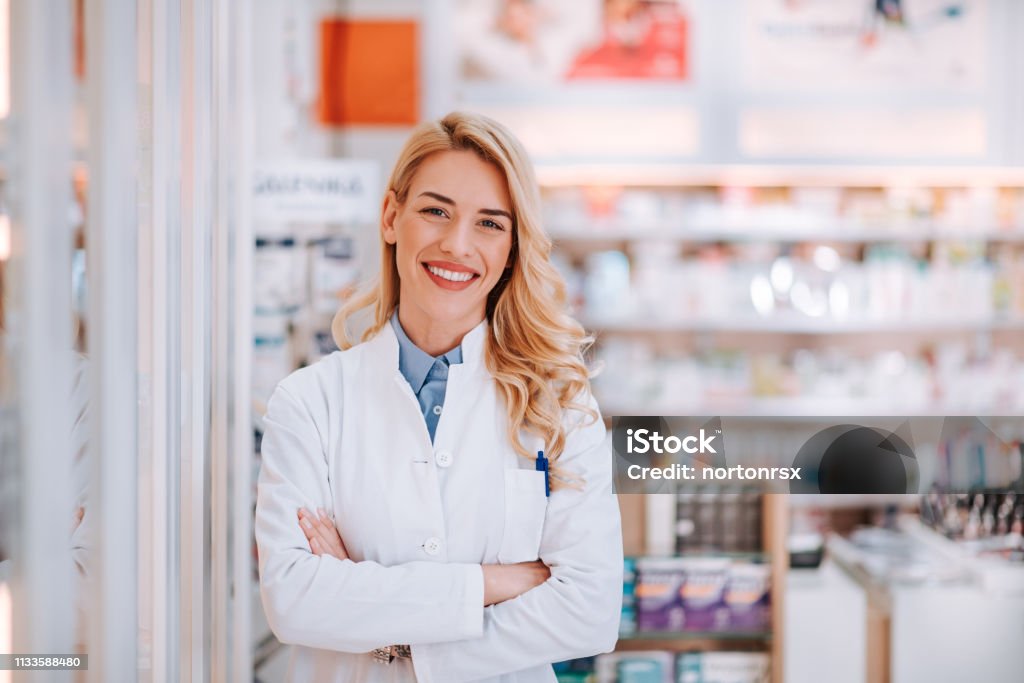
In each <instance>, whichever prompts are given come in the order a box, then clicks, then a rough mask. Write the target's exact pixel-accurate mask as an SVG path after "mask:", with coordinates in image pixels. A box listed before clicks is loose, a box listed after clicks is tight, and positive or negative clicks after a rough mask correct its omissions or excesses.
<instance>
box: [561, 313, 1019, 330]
mask: <svg viewBox="0 0 1024 683" xmlns="http://www.w3.org/2000/svg"><path fill="white" fill-rule="evenodd" d="M580 322H582V323H583V325H584V327H586V328H588V329H594V330H599V331H601V332H750V333H760V332H769V333H776V332H777V333H784V334H877V333H879V332H920V333H929V332H947V331H955V332H960V331H964V330H980V331H984V330H1013V331H1016V330H1024V318H1021V319H1014V320H999V319H993V318H978V317H973V318H972V317H946V318H943V317H934V318H919V319H914V318H896V317H893V318H890V319H888V320H886V319H882V320H879V319H870V318H864V319H849V318H840V319H826V318H807V317H799V316H786V315H778V316H772V317H770V318H755V317H748V318H744V317H742V316H735V317H728V318H726V317H721V318H680V319H677V320H666V319H657V318H641V317H635V318H628V317H621V318H601V317H596V316H595V317H589V316H588V317H586V318H583V319H582V320H581V321H580Z"/></svg>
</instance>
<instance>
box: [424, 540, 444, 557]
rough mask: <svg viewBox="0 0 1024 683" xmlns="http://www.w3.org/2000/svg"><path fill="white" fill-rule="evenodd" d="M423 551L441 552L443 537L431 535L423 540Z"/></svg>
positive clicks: (435, 553) (431, 553)
mask: <svg viewBox="0 0 1024 683" xmlns="http://www.w3.org/2000/svg"><path fill="white" fill-rule="evenodd" d="M423 552H425V553H426V554H427V555H431V556H433V555H437V554H438V553H439V552H441V539H439V538H435V537H434V536H431V537H430V538H428V539H427V540H425V541H424V542H423Z"/></svg>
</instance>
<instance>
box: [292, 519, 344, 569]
mask: <svg viewBox="0 0 1024 683" xmlns="http://www.w3.org/2000/svg"><path fill="white" fill-rule="evenodd" d="M318 512H319V514H318V515H314V514H313V513H311V512H309V511H308V510H306V508H301V509H300V510H299V527H300V528H301V529H302V531H303V533H304V534H306V540H307V541H309V549H310V551H312V553H313V554H314V555H330V556H331V557H334V558H336V559H339V560H347V559H348V550H347V549H346V548H345V543H344V541H342V540H341V535H340V534H339V533H338V528H337V527H336V526H334V522H332V521H331V519H330V517H328V516H327V513H326V512H325V511H324V510H323V509H321V510H319V511H318Z"/></svg>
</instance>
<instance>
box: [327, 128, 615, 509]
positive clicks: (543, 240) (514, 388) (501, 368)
mask: <svg viewBox="0 0 1024 683" xmlns="http://www.w3.org/2000/svg"><path fill="white" fill-rule="evenodd" d="M445 151H471V152H474V153H475V154H477V155H478V156H479V157H480V158H481V159H483V160H484V161H487V162H490V163H492V164H494V165H495V166H497V167H498V168H499V169H500V170H501V171H502V173H503V174H504V176H505V179H506V181H507V183H508V193H509V196H510V197H511V200H512V216H513V228H512V230H513V233H512V253H511V259H510V260H511V266H510V267H509V268H508V269H506V271H505V272H504V273H503V274H502V276H501V279H500V280H499V281H498V283H497V284H496V285H495V287H494V289H493V290H492V291H491V293H490V294H489V295H488V298H487V320H488V321H489V323H490V324H489V325H488V338H487V342H486V344H485V351H484V358H485V363H486V367H487V369H488V370H489V371H490V373H491V375H492V377H493V378H494V381H495V382H496V383H497V385H498V389H499V391H500V393H501V395H502V396H503V397H504V399H505V403H506V405H507V407H508V418H509V419H508V438H509V441H510V442H511V443H512V445H513V447H514V448H515V450H516V452H517V453H518V454H519V455H520V456H522V457H524V458H527V459H529V460H534V459H535V458H536V455H535V454H534V453H531V452H529V451H527V449H526V447H525V446H524V445H523V443H522V441H521V439H520V434H521V433H522V432H526V433H529V434H533V435H534V436H537V437H540V438H541V439H542V440H543V442H544V444H545V455H546V456H547V457H548V459H549V461H550V471H551V474H552V487H553V488H555V489H558V488H561V487H562V486H570V487H573V488H579V486H580V485H581V484H582V483H583V482H582V481H581V480H580V479H579V478H577V477H575V476H573V475H572V474H571V473H569V472H565V471H563V469H562V468H560V467H559V466H558V458H559V456H560V455H561V454H562V451H563V450H564V449H565V441H566V436H567V433H568V429H570V428H572V427H573V425H570V426H569V427H567V425H566V421H565V420H564V419H563V417H564V415H565V413H566V411H568V410H577V411H579V412H581V413H583V414H584V415H586V416H588V417H589V419H590V421H591V422H592V421H594V420H596V419H597V412H596V411H595V410H593V409H592V408H590V407H589V405H587V404H586V403H585V401H586V400H587V399H588V398H589V396H590V375H589V373H588V371H587V367H586V364H585V363H584V360H583V354H584V352H585V350H586V349H587V348H588V347H589V346H590V344H591V343H593V339H592V338H591V337H589V336H588V335H587V334H586V332H585V331H584V330H583V327H582V326H580V324H579V323H578V322H576V321H575V320H573V319H572V318H571V317H570V316H569V315H568V314H567V313H566V311H565V308H566V306H565V303H566V301H565V283H564V282H563V281H562V278H561V276H560V275H559V274H558V271H557V270H556V269H555V267H554V266H553V265H552V264H551V260H550V255H551V240H550V238H548V236H547V235H546V234H545V232H544V229H543V227H542V225H541V216H540V191H539V189H538V187H537V181H536V178H535V177H534V173H533V166H532V164H531V163H530V160H529V157H528V156H527V154H526V151H525V150H524V149H523V147H522V145H521V144H520V143H519V141H518V140H517V139H516V138H515V137H514V136H513V135H512V134H511V133H510V132H509V131H508V130H507V129H506V128H505V127H504V126H502V125H501V124H500V123H498V122H497V121H494V120H493V119H490V118H487V117H486V116H481V115H479V114H471V113H464V112H453V113H450V114H448V115H447V116H445V117H444V118H442V119H440V120H439V121H430V122H427V123H424V124H422V125H421V126H420V127H419V128H417V129H416V130H415V131H414V132H413V134H412V136H411V137H410V138H409V140H408V141H407V142H406V143H405V147H404V148H403V149H402V152H401V154H400V156H399V158H398V161H397V162H396V164H395V168H394V170H393V171H392V172H391V178H390V180H389V181H388V187H387V190H388V191H393V192H394V193H395V196H396V198H397V200H398V203H399V204H402V203H404V202H405V201H406V199H407V198H408V194H409V188H410V186H411V185H412V180H413V176H415V175H416V171H417V169H419V167H420V165H421V164H422V163H423V161H424V160H425V159H426V158H427V157H429V156H430V155H432V154H436V153H438V152H445ZM380 265H381V267H380V274H379V276H378V277H377V279H376V281H375V282H373V283H372V284H371V286H370V287H369V288H367V289H366V290H364V291H363V292H361V293H359V294H356V295H355V296H354V297H353V298H352V299H350V300H349V301H348V302H347V303H346V304H345V305H344V306H343V307H342V308H341V310H340V311H338V313H337V315H336V316H335V317H334V322H333V323H332V325H331V331H332V333H333V335H334V340H335V342H337V344H338V348H341V349H347V348H350V347H352V346H354V345H355V344H356V343H358V342H357V341H354V340H353V339H351V338H350V337H349V333H348V329H347V328H348V326H347V322H348V321H349V319H350V317H351V316H352V315H353V314H355V313H356V312H358V311H362V310H364V309H372V316H373V318H372V322H371V323H370V326H369V328H367V329H366V331H365V332H364V333H363V334H362V336H361V338H360V339H359V340H358V341H366V340H367V339H370V338H371V337H373V336H374V335H376V334H377V333H378V332H379V331H380V330H381V329H382V328H383V327H384V325H386V324H387V322H388V320H389V319H390V317H391V315H392V313H393V312H394V311H395V310H396V308H397V307H398V297H399V278H398V268H397V266H396V264H395V245H393V244H388V243H387V242H385V241H384V238H383V235H382V236H381V264H380Z"/></svg>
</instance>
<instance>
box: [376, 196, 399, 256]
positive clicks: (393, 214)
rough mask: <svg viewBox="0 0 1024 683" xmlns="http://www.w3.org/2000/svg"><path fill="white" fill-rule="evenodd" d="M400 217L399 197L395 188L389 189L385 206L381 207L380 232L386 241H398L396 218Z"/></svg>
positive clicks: (390, 242) (389, 242)
mask: <svg viewBox="0 0 1024 683" xmlns="http://www.w3.org/2000/svg"><path fill="white" fill-rule="evenodd" d="M396 218H398V197H397V196H396V195H395V191H394V190H388V193H387V194H386V195H384V206H383V207H382V208H381V216H380V232H381V236H382V237H383V238H384V241H385V242H387V243H388V244H394V243H396V242H397V241H398V233H397V232H396V230H395V219H396Z"/></svg>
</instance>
